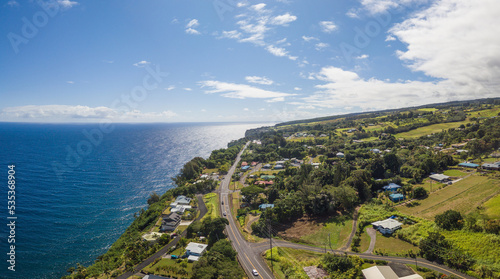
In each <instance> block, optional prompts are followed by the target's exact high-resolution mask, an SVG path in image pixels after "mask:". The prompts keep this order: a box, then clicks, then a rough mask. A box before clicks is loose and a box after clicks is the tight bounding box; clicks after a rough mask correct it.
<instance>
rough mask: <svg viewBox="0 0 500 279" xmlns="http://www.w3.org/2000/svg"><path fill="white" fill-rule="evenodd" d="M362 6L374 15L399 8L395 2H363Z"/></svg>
mask: <svg viewBox="0 0 500 279" xmlns="http://www.w3.org/2000/svg"><path fill="white" fill-rule="evenodd" d="M361 5H363V6H364V7H365V8H366V9H367V10H368V11H370V12H371V13H372V14H378V13H382V12H385V11H387V10H388V9H390V8H395V7H397V6H398V4H397V3H396V1H395V0H362V1H361Z"/></svg>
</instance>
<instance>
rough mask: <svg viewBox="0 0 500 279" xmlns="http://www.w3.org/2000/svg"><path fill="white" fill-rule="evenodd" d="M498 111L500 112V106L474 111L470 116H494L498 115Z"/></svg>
mask: <svg viewBox="0 0 500 279" xmlns="http://www.w3.org/2000/svg"><path fill="white" fill-rule="evenodd" d="M498 113H500V108H499V107H496V108H492V109H484V110H478V111H473V112H471V113H470V115H469V117H492V116H496V115H498Z"/></svg>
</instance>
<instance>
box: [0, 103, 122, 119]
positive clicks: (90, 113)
mask: <svg viewBox="0 0 500 279" xmlns="http://www.w3.org/2000/svg"><path fill="white" fill-rule="evenodd" d="M2 115H4V116H9V117H13V118H51V117H65V118H110V117H113V116H116V115H117V112H116V111H114V110H112V109H110V108H107V107H95V108H91V107H87V106H67V105H43V106H36V105H29V106H21V107H7V108H4V109H3V110H2Z"/></svg>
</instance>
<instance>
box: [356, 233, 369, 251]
mask: <svg viewBox="0 0 500 279" xmlns="http://www.w3.org/2000/svg"><path fill="white" fill-rule="evenodd" d="M368 248H370V236H369V235H368V233H366V228H365V229H364V231H363V234H361V241H360V242H359V252H360V253H364V252H365V251H366V250H368Z"/></svg>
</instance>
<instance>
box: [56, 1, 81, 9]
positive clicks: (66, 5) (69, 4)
mask: <svg viewBox="0 0 500 279" xmlns="http://www.w3.org/2000/svg"><path fill="white" fill-rule="evenodd" d="M57 3H58V4H59V5H61V6H62V7H63V8H67V9H69V8H72V7H73V6H76V5H78V2H76V1H70V0H58V1H57Z"/></svg>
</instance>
